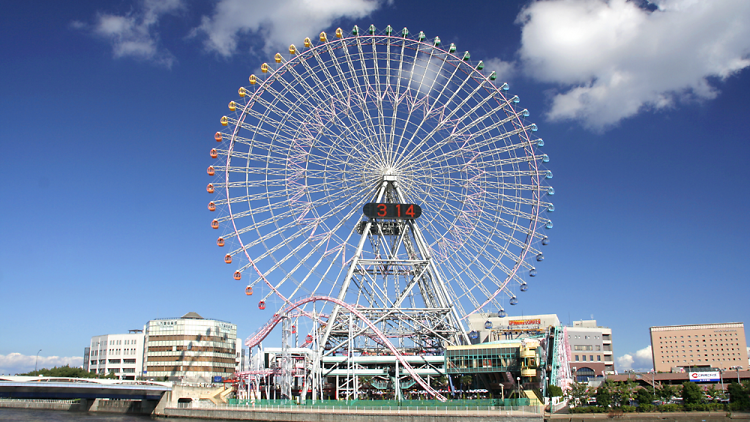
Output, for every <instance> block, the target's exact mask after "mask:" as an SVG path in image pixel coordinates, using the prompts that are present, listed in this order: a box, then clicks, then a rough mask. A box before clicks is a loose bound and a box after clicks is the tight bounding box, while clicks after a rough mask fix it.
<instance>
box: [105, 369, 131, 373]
mask: <svg viewBox="0 0 750 422" xmlns="http://www.w3.org/2000/svg"><path fill="white" fill-rule="evenodd" d="M107 371H109V373H110V374H118V373H120V372H122V373H123V374H135V368H122V370H120V368H107Z"/></svg>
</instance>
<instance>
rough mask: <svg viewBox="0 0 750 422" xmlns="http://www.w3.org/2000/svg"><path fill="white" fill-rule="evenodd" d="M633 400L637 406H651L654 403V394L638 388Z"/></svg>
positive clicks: (648, 390) (646, 389)
mask: <svg viewBox="0 0 750 422" xmlns="http://www.w3.org/2000/svg"><path fill="white" fill-rule="evenodd" d="M635 399H636V400H637V401H638V404H651V402H652V401H654V394H653V393H652V390H650V389H648V388H639V389H637V390H635Z"/></svg>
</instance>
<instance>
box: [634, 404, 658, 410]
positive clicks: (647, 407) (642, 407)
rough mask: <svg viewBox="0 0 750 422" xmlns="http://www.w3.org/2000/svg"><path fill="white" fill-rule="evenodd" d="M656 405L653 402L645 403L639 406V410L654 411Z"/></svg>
mask: <svg viewBox="0 0 750 422" xmlns="http://www.w3.org/2000/svg"><path fill="white" fill-rule="evenodd" d="M655 407H656V406H654V405H653V404H650V403H645V404H642V405H640V406H638V411H639V412H653V411H654V408H655Z"/></svg>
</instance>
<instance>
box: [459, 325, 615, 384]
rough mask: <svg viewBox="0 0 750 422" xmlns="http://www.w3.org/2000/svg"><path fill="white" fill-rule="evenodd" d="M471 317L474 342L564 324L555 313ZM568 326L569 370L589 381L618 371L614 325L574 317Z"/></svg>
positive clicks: (525, 334) (538, 332)
mask: <svg viewBox="0 0 750 422" xmlns="http://www.w3.org/2000/svg"><path fill="white" fill-rule="evenodd" d="M468 319H469V330H470V332H469V337H470V338H472V342H473V343H475V344H477V343H485V342H491V341H499V340H512V339H520V338H525V337H535V336H540V335H543V334H544V333H545V332H546V331H547V330H548V328H549V327H558V326H560V325H561V324H560V319H559V318H558V317H557V315H555V314H543V315H528V316H523V317H518V316H515V317H511V316H507V317H498V316H497V314H493V313H476V314H473V315H470V316H469V318H468ZM566 330H567V334H568V343H569V344H570V359H569V366H570V371H571V373H572V374H574V375H576V379H577V380H579V381H587V380H588V379H589V378H594V377H602V376H604V375H605V374H607V375H611V374H614V373H615V362H614V355H613V353H614V352H613V349H612V329H611V328H607V327H600V326H598V325H597V324H596V320H587V321H574V322H573V326H572V327H567V328H566Z"/></svg>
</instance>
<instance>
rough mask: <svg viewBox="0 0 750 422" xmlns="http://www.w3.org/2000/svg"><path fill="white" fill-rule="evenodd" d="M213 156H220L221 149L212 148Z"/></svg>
mask: <svg viewBox="0 0 750 422" xmlns="http://www.w3.org/2000/svg"><path fill="white" fill-rule="evenodd" d="M210 154H211V158H216V157H218V156H219V151H216V148H211V153H210Z"/></svg>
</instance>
